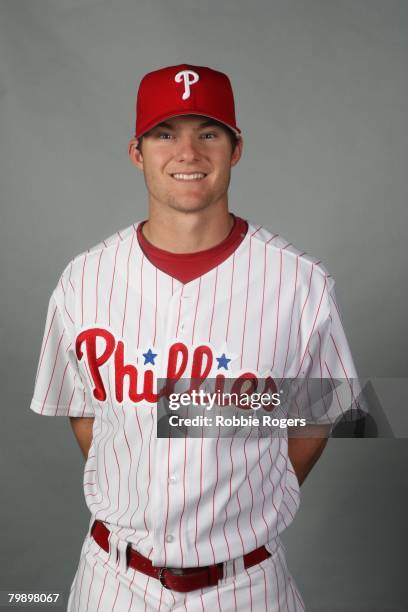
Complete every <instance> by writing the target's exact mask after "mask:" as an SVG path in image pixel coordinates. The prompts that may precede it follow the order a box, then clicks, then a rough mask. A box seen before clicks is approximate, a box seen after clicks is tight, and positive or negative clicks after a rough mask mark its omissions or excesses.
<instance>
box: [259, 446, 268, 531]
mask: <svg viewBox="0 0 408 612" xmlns="http://www.w3.org/2000/svg"><path fill="white" fill-rule="evenodd" d="M259 442H260V439H259V437H258V467H259V471H260V472H261V482H262V485H261V488H262V497H263V502H262V510H261V514H262V520H263V522H264V523H265V527H266V533H267V538H268V540H270V536H269V525H268V523H267V522H266V519H265V514H264V508H265V503H266V497H265V490H264V473H263V469H262V461H261V449H260V448H259Z"/></svg>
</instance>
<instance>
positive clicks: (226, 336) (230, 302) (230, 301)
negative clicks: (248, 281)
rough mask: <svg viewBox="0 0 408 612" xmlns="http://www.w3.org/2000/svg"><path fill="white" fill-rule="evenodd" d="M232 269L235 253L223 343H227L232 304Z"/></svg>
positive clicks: (233, 259)
mask: <svg viewBox="0 0 408 612" xmlns="http://www.w3.org/2000/svg"><path fill="white" fill-rule="evenodd" d="M234 268H235V251H234V253H233V255H232V271H231V286H230V299H229V307H228V320H227V329H226V332H225V341H226V342H227V341H228V331H229V324H230V316H231V304H232V285H233V283H234Z"/></svg>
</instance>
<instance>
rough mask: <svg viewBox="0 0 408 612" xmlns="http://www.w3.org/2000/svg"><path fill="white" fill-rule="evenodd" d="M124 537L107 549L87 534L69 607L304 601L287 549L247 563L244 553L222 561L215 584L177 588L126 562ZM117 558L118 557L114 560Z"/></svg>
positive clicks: (287, 609) (113, 611)
mask: <svg viewBox="0 0 408 612" xmlns="http://www.w3.org/2000/svg"><path fill="white" fill-rule="evenodd" d="M125 547H126V543H125V542H124V541H121V540H117V538H116V540H114V541H111V546H110V552H109V553H107V552H105V551H104V550H103V549H102V548H100V546H99V545H98V544H97V543H96V542H95V540H94V539H93V538H92V537H91V536H90V535H89V532H88V535H87V536H86V538H85V540H84V543H83V546H82V550H81V555H80V561H79V565H78V569H77V571H76V574H75V577H74V580H73V582H72V586H71V591H70V595H69V599H68V608H67V610H68V612H141V611H142V612H170V611H184V612H235V611H239V612H250V611H253V612H302V611H304V610H305V606H304V603H303V600H302V597H301V595H300V593H299V591H298V589H297V586H296V584H295V581H294V579H293V578H292V576H291V575H290V573H289V570H288V567H287V564H286V558H285V551H284V549H283V546H282V545H280V546H279V548H278V549H277V551H276V552H275V553H274V554H273V555H272V556H271V557H269V558H268V559H265V560H264V561H262V562H261V563H258V564H257V565H253V566H252V567H250V568H249V569H247V570H246V569H244V567H243V561H242V559H238V560H235V575H234V574H233V562H232V561H227V562H226V563H225V564H224V578H223V579H222V580H221V581H220V582H219V583H218V585H217V586H211V587H206V588H204V589H198V590H195V591H190V592H189V593H178V592H176V591H171V590H169V589H166V588H164V587H163V586H162V585H161V584H160V582H159V581H158V580H156V579H155V578H151V577H149V576H146V575H145V574H143V573H141V572H138V571H135V570H134V569H133V568H126V561H125V552H124V551H125ZM117 559H118V560H117Z"/></svg>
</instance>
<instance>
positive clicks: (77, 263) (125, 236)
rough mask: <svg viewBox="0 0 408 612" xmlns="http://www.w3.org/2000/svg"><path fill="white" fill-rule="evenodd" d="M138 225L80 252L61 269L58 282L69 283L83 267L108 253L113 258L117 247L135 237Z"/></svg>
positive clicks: (123, 229)
mask: <svg viewBox="0 0 408 612" xmlns="http://www.w3.org/2000/svg"><path fill="white" fill-rule="evenodd" d="M138 225H139V221H135V222H134V223H132V224H131V225H128V226H127V227H125V228H122V229H120V230H116V231H115V232H114V233H113V234H110V235H109V236H107V237H106V238H103V239H102V240H100V241H99V242H97V243H95V244H94V245H93V246H90V247H89V248H87V249H86V250H84V251H81V252H80V253H78V254H77V255H75V256H74V257H72V259H70V261H69V262H68V263H67V264H66V266H65V268H64V269H63V271H62V273H61V275H60V279H59V282H60V283H61V281H62V284H63V285H64V280H66V281H67V282H68V281H69V282H70V281H71V280H72V279H73V278H74V277H75V276H76V275H77V274H78V273H79V274H81V273H82V272H81V271H82V270H83V268H84V266H86V265H87V264H90V263H91V261H92V260H95V259H96V260H99V258H102V257H104V256H106V255H107V254H108V253H109V254H110V253H112V254H113V257H114V256H115V252H116V250H117V248H118V246H119V245H121V244H122V245H123V244H124V243H126V242H130V241H131V240H132V236H136V230H137V226H138Z"/></svg>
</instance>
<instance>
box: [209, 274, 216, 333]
mask: <svg viewBox="0 0 408 612" xmlns="http://www.w3.org/2000/svg"><path fill="white" fill-rule="evenodd" d="M217 280H218V266H217V267H216V269H215V283H214V297H213V305H212V310H211V321H210V331H209V334H208V342H211V331H212V324H213V318H214V309H215V296H216V293H217Z"/></svg>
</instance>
